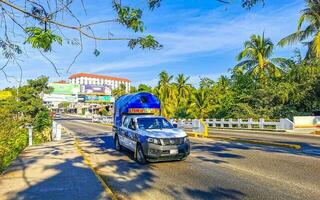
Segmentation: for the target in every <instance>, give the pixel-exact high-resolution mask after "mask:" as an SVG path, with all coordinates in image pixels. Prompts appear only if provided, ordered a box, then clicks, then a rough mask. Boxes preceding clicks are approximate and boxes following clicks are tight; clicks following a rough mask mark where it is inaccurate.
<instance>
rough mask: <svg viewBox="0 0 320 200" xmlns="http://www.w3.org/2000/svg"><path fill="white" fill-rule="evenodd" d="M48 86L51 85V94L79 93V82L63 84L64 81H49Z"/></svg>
mask: <svg viewBox="0 0 320 200" xmlns="http://www.w3.org/2000/svg"><path fill="white" fill-rule="evenodd" d="M48 85H49V86H50V87H53V92H52V94H69V95H70V94H79V93H80V85H79V84H64V83H49V84H48Z"/></svg>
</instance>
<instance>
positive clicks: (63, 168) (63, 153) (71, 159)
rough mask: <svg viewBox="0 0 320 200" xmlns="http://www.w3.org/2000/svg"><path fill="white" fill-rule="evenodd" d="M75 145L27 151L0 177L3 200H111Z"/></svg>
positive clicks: (71, 142)
mask: <svg viewBox="0 0 320 200" xmlns="http://www.w3.org/2000/svg"><path fill="white" fill-rule="evenodd" d="M74 143H75V141H74V139H73V138H72V137H70V136H65V135H64V136H63V140H62V141H61V142H50V143H47V144H43V145H37V146H32V147H27V148H26V149H25V150H24V151H23V152H22V153H21V154H20V156H19V157H18V158H17V159H16V160H15V161H14V162H13V163H12V164H11V165H10V167H9V168H8V169H7V170H6V171H5V172H4V173H3V174H2V175H1V176H0V199H1V200H2V199H32V200H43V199H44V200H49V199H52V200H54V199H68V200H73V199H74V200H76V199H77V200H79V199H84V200H87V199H111V198H110V196H109V195H108V194H107V193H106V191H105V188H104V187H103V186H102V184H101V183H100V182H99V180H98V179H97V177H96V176H95V174H94V173H93V171H92V170H91V169H90V168H89V167H88V166H86V165H85V164H83V158H82V157H81V155H80V154H79V152H78V151H77V149H76V147H75V145H74Z"/></svg>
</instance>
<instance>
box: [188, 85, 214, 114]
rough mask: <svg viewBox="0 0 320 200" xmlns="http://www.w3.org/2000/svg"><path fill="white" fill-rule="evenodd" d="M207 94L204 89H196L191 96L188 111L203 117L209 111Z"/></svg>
mask: <svg viewBox="0 0 320 200" xmlns="http://www.w3.org/2000/svg"><path fill="white" fill-rule="evenodd" d="M209 103H210V100H209V94H208V92H206V91H205V90H202V89H200V90H198V91H195V93H194V94H193V95H192V97H191V104H190V107H189V109H188V113H190V114H192V115H194V117H196V118H198V119H203V118H204V117H205V116H206V115H207V114H208V111H209V106H210V104H209Z"/></svg>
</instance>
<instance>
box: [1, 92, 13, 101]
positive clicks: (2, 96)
mask: <svg viewBox="0 0 320 200" xmlns="http://www.w3.org/2000/svg"><path fill="white" fill-rule="evenodd" d="M11 96H12V93H11V91H0V100H3V99H7V98H9V97H11Z"/></svg>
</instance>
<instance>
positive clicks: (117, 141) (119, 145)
mask: <svg viewBox="0 0 320 200" xmlns="http://www.w3.org/2000/svg"><path fill="white" fill-rule="evenodd" d="M114 146H115V147H116V150H117V151H121V150H122V146H121V144H120V142H119V137H118V135H115V137H114Z"/></svg>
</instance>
